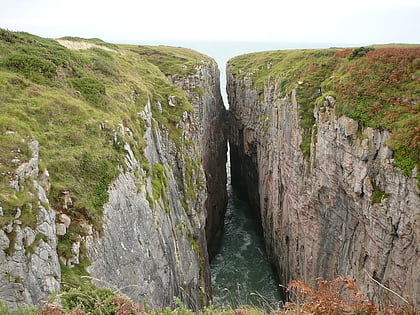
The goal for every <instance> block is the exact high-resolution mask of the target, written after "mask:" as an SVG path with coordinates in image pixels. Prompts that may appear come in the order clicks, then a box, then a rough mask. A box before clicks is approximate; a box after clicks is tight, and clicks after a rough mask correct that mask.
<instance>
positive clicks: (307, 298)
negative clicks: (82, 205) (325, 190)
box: [0, 277, 417, 315]
mask: <svg viewBox="0 0 420 315" xmlns="http://www.w3.org/2000/svg"><path fill="white" fill-rule="evenodd" d="M287 290H288V292H289V293H290V294H291V296H292V300H293V301H291V302H287V303H286V304H285V307H284V308H281V309H274V308H272V309H269V310H263V309H262V308H260V307H256V306H252V305H243V306H239V307H236V308H229V307H227V308H223V307H218V306H215V305H210V306H207V307H204V308H203V309H202V310H201V311H199V312H194V311H192V310H190V309H188V308H187V307H186V306H185V305H184V304H183V303H182V302H181V300H180V299H179V298H177V297H174V304H175V305H176V306H175V307H174V308H172V309H170V308H166V309H162V310H152V309H150V308H148V307H147V305H140V304H137V303H135V302H133V301H132V300H131V299H130V298H129V297H127V296H125V295H124V294H122V293H121V292H120V291H119V290H118V289H113V290H111V289H109V288H106V287H102V288H97V287H95V286H93V285H92V284H90V283H83V284H82V285H79V286H77V287H70V288H69V289H67V290H66V291H61V292H60V293H59V294H55V295H52V296H50V298H49V301H48V303H46V304H45V305H44V306H42V307H35V306H33V305H29V306H27V307H26V308H21V309H20V311H19V312H18V313H15V314H22V315H29V314H35V313H36V314H38V315H51V314H54V315H66V314H71V315H75V314H77V315H85V314H101V315H111V314H120V315H123V314H124V315H137V314H149V315H195V314H201V315H269V314H276V315H288V314H296V315H300V314H302V315H303V314H331V315H333V314H366V315H374V314H384V315H385V314H394V315H414V314H417V310H416V309H415V308H414V307H412V306H410V305H404V306H401V307H395V306H392V305H389V306H384V307H383V308H382V309H378V307H377V306H376V305H375V304H373V303H372V302H370V301H369V300H367V299H366V298H365V297H364V296H363V295H362V294H361V293H360V292H358V287H357V286H356V285H355V282H354V280H353V279H351V278H349V277H340V278H337V279H334V280H331V281H327V280H323V279H321V278H318V279H317V285H316V286H310V285H308V284H306V283H304V282H301V281H296V280H293V281H291V282H290V283H289V285H288V288H287ZM0 310H1V311H2V314H10V315H11V314H12V312H11V311H10V310H9V309H8V308H7V307H6V305H5V304H4V303H2V302H1V301H0Z"/></svg>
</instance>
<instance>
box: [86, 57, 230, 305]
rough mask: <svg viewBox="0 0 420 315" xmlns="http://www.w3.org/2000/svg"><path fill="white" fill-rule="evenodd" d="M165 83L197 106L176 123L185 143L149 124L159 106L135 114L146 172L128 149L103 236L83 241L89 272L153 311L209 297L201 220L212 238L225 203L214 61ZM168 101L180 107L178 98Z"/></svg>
mask: <svg viewBox="0 0 420 315" xmlns="http://www.w3.org/2000/svg"><path fill="white" fill-rule="evenodd" d="M168 79H169V80H170V81H171V82H173V83H175V84H177V85H179V86H180V87H181V88H183V89H184V90H185V91H186V92H187V94H188V96H189V98H190V100H191V102H192V104H193V107H194V112H193V113H188V112H185V113H184V115H183V118H182V121H180V122H179V123H178V128H180V129H182V139H179V141H180V142H181V143H182V144H181V145H178V146H177V145H176V144H175V143H173V142H172V141H171V140H170V138H169V134H168V132H167V131H166V130H165V127H164V126H159V125H158V123H157V122H156V121H155V120H154V118H153V111H152V107H153V106H157V107H159V104H150V103H149V104H148V105H147V106H146V108H145V110H144V111H142V112H141V113H139V115H140V116H141V117H142V119H144V120H145V122H146V126H147V130H146V133H145V140H146V143H147V146H146V150H145V155H146V157H147V160H148V164H149V165H150V168H151V169H149V170H147V169H145V168H144V166H142V164H141V163H140V162H139V161H138V160H137V159H136V157H135V156H134V154H133V153H132V151H131V149H130V146H129V144H126V147H125V149H126V151H127V159H126V162H127V166H128V170H127V171H125V172H122V173H121V174H120V175H119V176H118V178H117V180H116V181H115V182H114V183H113V184H112V186H111V187H110V188H109V196H110V198H109V202H108V203H107V204H106V205H105V207H104V220H105V223H104V235H103V236H101V237H98V236H96V237H95V236H90V237H88V238H87V245H88V246H87V247H88V256H89V258H90V259H91V261H92V265H91V266H90V267H89V268H88V271H89V273H90V274H91V275H92V276H93V277H96V278H98V279H100V280H101V281H105V282H106V283H109V284H111V285H114V286H116V287H118V288H120V289H121V290H122V291H123V292H125V293H127V294H128V295H129V296H131V297H132V298H133V299H134V301H135V302H146V303H148V305H150V306H151V307H152V308H154V309H159V308H163V307H166V306H168V305H173V303H174V299H173V298H174V296H176V297H179V298H180V299H181V300H182V301H183V302H184V303H185V304H186V305H187V306H188V307H191V308H193V309H198V308H200V306H202V305H204V304H206V303H207V301H208V299H209V295H210V277H209V258H208V254H207V237H206V220H207V226H208V227H209V228H208V229H207V232H208V233H210V234H209V235H213V234H212V233H216V232H215V231H218V230H219V228H220V227H219V226H218V224H219V222H220V220H221V218H220V217H221V216H222V215H223V212H224V204H225V202H226V192H225V185H226V174H225V173H224V172H225V170H224V165H225V163H226V157H225V151H226V141H225V138H224V135H223V123H222V121H221V118H222V116H223V112H224V108H223V104H222V102H221V96H220V90H219V88H218V86H217V82H218V70H217V66H216V64H215V63H213V62H207V63H203V64H201V65H200V66H199V68H198V69H197V73H196V74H195V75H191V76H187V77H177V76H174V77H169V78H168ZM198 89H200V90H199V93H198V92H197V90H198ZM170 103H172V104H173V106H177V104H176V100H170ZM150 174H152V175H150ZM156 180H158V181H160V185H162V187H161V188H162V190H161V192H160V193H159V194H157V191H156V189H157V187H156V185H157V183H156ZM215 197H217V198H218V200H215ZM211 244H214V242H213V243H211ZM213 246H214V245H213Z"/></svg>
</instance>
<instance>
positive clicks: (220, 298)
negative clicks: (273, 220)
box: [210, 167, 281, 309]
mask: <svg viewBox="0 0 420 315" xmlns="http://www.w3.org/2000/svg"><path fill="white" fill-rule="evenodd" d="M229 173H230V172H229V167H228V195H229V197H228V198H229V199H228V206H227V210H226V217H225V225H224V229H225V232H224V237H223V241H222V245H221V248H220V251H219V253H218V254H217V255H216V257H215V258H214V259H213V261H212V263H211V266H210V267H211V277H212V290H213V303H214V304H215V305H220V306H226V307H227V306H230V307H238V306H244V305H257V306H260V307H264V308H270V309H271V308H277V307H278V305H279V303H280V301H281V297H280V291H279V287H278V285H277V283H276V279H275V276H274V273H273V270H272V268H271V265H270V263H269V261H268V258H267V256H266V253H265V250H264V241H263V238H262V235H261V234H260V233H259V228H258V224H259V223H258V221H257V220H256V218H255V215H254V214H253V213H252V211H251V209H250V208H249V206H248V204H247V203H246V202H244V201H242V200H240V199H239V198H238V197H237V196H236V194H235V192H234V190H233V189H232V186H231V184H230V174H229Z"/></svg>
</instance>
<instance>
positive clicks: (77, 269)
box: [0, 30, 226, 309]
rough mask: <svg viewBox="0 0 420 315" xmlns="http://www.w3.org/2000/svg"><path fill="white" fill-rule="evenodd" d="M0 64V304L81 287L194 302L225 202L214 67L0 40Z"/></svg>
mask: <svg viewBox="0 0 420 315" xmlns="http://www.w3.org/2000/svg"><path fill="white" fill-rule="evenodd" d="M0 57H1V59H0V90H1V93H0V95H1V96H0V97H1V100H0V104H1V108H2V110H1V116H0V132H1V134H0V146H1V149H0V152H1V156H0V166H1V170H0V171H1V174H2V178H1V183H0V185H1V187H0V188H1V200H0V209H1V212H0V214H1V217H0V227H1V229H0V237H1V240H0V244H1V249H2V250H1V253H0V259H1V267H0V273H1V275H0V298H1V299H3V300H5V301H6V303H7V304H8V305H9V306H11V307H16V306H17V305H18V304H22V303H39V302H40V301H41V300H42V299H43V298H45V297H46V296H47V295H49V294H50V293H51V292H53V291H57V290H58V289H60V285H61V288H64V289H65V288H66V286H69V285H70V286H74V285H76V286H78V285H81V284H83V283H85V281H86V279H85V278H83V277H84V276H85V277H86V276H88V277H91V278H93V279H94V280H92V281H93V282H94V283H95V284H96V285H99V286H103V285H106V286H111V287H113V288H118V289H119V290H121V291H122V292H123V293H125V294H127V295H129V296H130V297H131V298H133V300H135V301H136V302H144V303H147V304H148V305H149V306H151V307H152V308H163V307H166V306H171V305H173V303H174V300H173V297H174V296H176V297H179V298H180V299H181V301H182V302H184V303H185V304H186V305H187V306H189V307H191V308H192V309H198V308H200V307H201V306H202V305H204V304H206V303H207V301H208V299H209V295H210V283H209V282H210V279H209V266H208V254H207V236H206V233H208V235H213V234H212V233H216V232H217V231H219V230H220V226H219V223H220V217H221V216H223V212H224V206H225V200H226V197H225V196H226V192H225V183H226V175H225V173H224V172H225V171H224V164H225V161H226V158H225V150H226V143H225V138H224V135H223V134H222V133H221V131H222V130H223V128H222V127H223V122H222V121H221V118H222V117H223V115H224V108H223V104H222V101H221V96H220V90H219V86H218V80H219V79H218V75H219V74H218V70H217V66H216V63H215V62H214V61H213V60H212V59H210V58H208V57H206V56H204V55H202V54H199V53H196V52H194V51H191V50H188V49H182V48H171V47H163V46H160V47H149V46H129V45H113V44H108V43H105V42H103V41H101V40H98V39H90V40H84V39H80V38H65V39H61V40H58V41H56V40H49V39H43V38H40V37H36V36H33V35H30V34H26V33H13V32H9V31H5V30H0ZM215 135H217V137H216V136H215ZM215 165H217V166H221V167H215ZM215 196H217V200H216V199H215ZM220 197H221V198H220ZM214 240H215V241H214V243H213V244H215V245H211V246H217V237H215V238H214ZM210 248H212V247H210ZM163 288H164V289H163Z"/></svg>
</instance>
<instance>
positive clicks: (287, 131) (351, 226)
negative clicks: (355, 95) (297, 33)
mask: <svg viewBox="0 0 420 315" xmlns="http://www.w3.org/2000/svg"><path fill="white" fill-rule="evenodd" d="M247 80H249V79H244V80H238V79H236V78H235V77H234V76H233V75H232V74H231V73H228V95H229V101H230V102H229V103H230V110H231V114H230V117H231V118H230V126H231V128H230V132H229V133H230V148H231V160H232V181H233V183H234V185H235V186H236V188H237V189H238V190H239V192H240V193H242V194H243V195H244V196H248V197H249V199H250V202H251V204H252V205H253V206H254V207H255V208H256V209H259V215H260V216H261V219H262V225H263V230H264V237H265V241H266V247H267V251H268V254H269V256H270V259H271V261H272V263H273V264H274V265H275V266H276V269H277V273H278V274H279V276H280V283H281V284H282V285H287V283H288V282H289V281H290V280H292V279H298V280H303V281H306V282H309V283H312V284H313V283H314V282H315V279H316V278H318V277H323V278H325V279H334V278H336V277H339V276H347V275H349V276H352V277H353V278H354V279H356V281H357V285H358V286H359V288H360V289H361V291H362V292H363V293H365V294H367V296H368V297H369V298H370V299H371V300H373V301H375V302H378V303H386V304H394V305H395V304H397V305H398V304H401V303H403V302H402V300H401V299H399V298H398V297H397V296H396V295H394V294H392V293H390V292H389V291H387V290H385V289H383V288H382V287H381V286H379V285H378V284H377V283H375V282H374V281H372V277H373V278H374V279H376V280H377V281H379V282H380V283H381V284H383V285H384V286H386V287H388V288H389V289H391V290H393V291H394V292H396V293H398V294H400V295H401V296H403V297H404V298H405V299H407V300H408V301H409V302H410V303H412V305H414V306H416V307H419V305H420V300H419V299H420V295H419V294H418V287H419V283H420V274H419V272H418V270H420V254H419V250H418V247H419V233H418V231H419V225H418V224H419V222H420V221H419V209H420V199H419V191H418V188H417V181H416V179H415V178H414V177H406V176H404V175H403V174H402V171H401V170H399V169H398V168H396V167H395V166H394V165H393V164H392V160H391V159H390V158H391V157H392V151H391V149H390V148H389V147H387V146H386V140H387V138H388V137H389V132H386V131H379V130H375V129H372V128H365V129H364V130H361V133H362V134H363V136H362V137H359V136H358V123H357V122H356V121H354V120H352V119H350V118H348V117H345V116H341V117H339V116H338V115H336V113H335V107H334V106H335V100H334V99H327V100H328V102H326V104H325V106H322V107H316V108H315V110H314V117H315V127H314V128H313V131H312V143H311V153H310V157H309V158H308V157H305V156H304V155H303V153H302V152H301V150H300V147H299V146H300V143H301V141H302V135H303V133H304V130H302V129H301V127H300V125H299V104H298V102H297V100H296V93H297V92H296V91H293V92H292V93H291V95H286V96H284V97H283V98H279V97H278V95H279V94H280V92H279V90H278V84H279V82H280V79H279V80H278V81H276V80H275V79H274V78H271V80H270V82H266V84H265V85H264V89H263V90H262V91H256V90H255V89H254V88H252V87H250V86H249V85H247V83H248V82H247ZM261 93H262V98H261V97H260V96H259V95H261ZM261 117H267V119H265V120H263V121H262V120H261ZM378 189H380V190H381V191H383V192H384V195H383V197H382V199H381V201H380V203H373V202H372V199H371V198H372V194H373V193H374V191H375V190H378Z"/></svg>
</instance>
